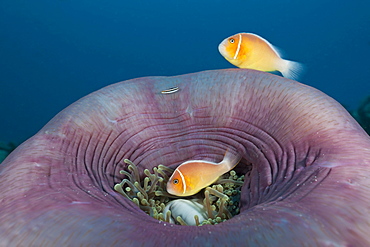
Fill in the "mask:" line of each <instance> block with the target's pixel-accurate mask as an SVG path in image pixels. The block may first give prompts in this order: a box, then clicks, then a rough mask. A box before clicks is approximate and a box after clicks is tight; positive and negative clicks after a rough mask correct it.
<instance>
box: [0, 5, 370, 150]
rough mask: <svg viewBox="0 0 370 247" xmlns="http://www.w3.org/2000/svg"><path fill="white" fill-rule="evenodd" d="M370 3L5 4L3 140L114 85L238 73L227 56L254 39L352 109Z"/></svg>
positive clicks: (367, 65)
mask: <svg viewBox="0 0 370 247" xmlns="http://www.w3.org/2000/svg"><path fill="white" fill-rule="evenodd" d="M369 9H370V1H369V0H352V1H329V0H312V1H299V0H280V1H277V0H264V1H261V0H253V1H252V0H250V1H247V0H235V1H232V0H228V1H226V0H224V1H217V0H212V1H210V0H205V1H200V0H188V1H187V0H183V1H177V0H176V1H164V0H156V1H154V0H147V1H143V0H137V1H126V0H119V1H118V0H110V1H97V0H78V1H74V0H35V1H30V0H1V1H0V80H1V81H0V83H1V89H0V114H1V121H0V128H1V130H0V140H2V141H15V142H18V143H19V142H21V141H24V140H25V139H27V138H29V137H30V136H32V135H33V134H35V133H36V132H37V131H38V130H39V129H40V128H41V127H42V126H43V125H45V124H46V123H47V122H48V121H49V120H50V119H51V118H52V117H53V116H54V115H55V114H57V113H58V112H59V111H61V110H62V109H63V108H65V107H67V106H68V105H69V104H71V103H73V102H74V101H76V100H78V99H79V98H81V97H82V96H84V95H86V94H88V93H91V92H93V91H95V90H98V89H100V88H102V87H104V86H106V85H109V84H112V83H115V82H118V81H122V80H126V79H130V78H135V77H142V76H152V75H168V76H170V75H178V74H184V73H191V72H197V71H202V70H212V69H221V68H233V67H234V66H233V65H231V64H229V63H228V62H227V61H226V60H225V59H224V58H223V57H222V56H221V55H220V54H219V53H218V50H217V46H218V44H219V43H220V42H221V41H222V40H223V39H224V38H226V37H228V36H230V35H232V34H235V33H238V32H253V33H256V34H259V35H261V36H262V37H264V38H266V39H267V40H269V41H270V42H271V43H272V44H274V45H276V46H278V47H280V48H281V49H282V50H283V51H284V52H285V57H286V58H288V59H291V60H296V61H299V62H302V63H304V64H305V65H306V67H307V71H306V73H305V75H304V77H302V79H301V82H303V83H305V84H308V85H311V86H313V87H316V88H318V89H320V90H322V91H324V92H325V93H327V94H328V95H330V96H332V97H333V98H335V99H336V100H338V101H339V102H341V103H342V104H344V105H345V106H347V107H348V108H356V107H357V106H358V105H359V103H360V101H361V99H363V98H364V97H365V96H367V95H369V94H370V84H369V82H370V79H369V78H370V62H369V58H370V14H369V13H370V11H369Z"/></svg>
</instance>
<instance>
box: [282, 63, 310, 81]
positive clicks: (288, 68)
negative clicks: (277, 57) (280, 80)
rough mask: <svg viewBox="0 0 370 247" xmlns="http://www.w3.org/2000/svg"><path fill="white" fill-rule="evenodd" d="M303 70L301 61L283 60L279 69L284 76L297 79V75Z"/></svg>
mask: <svg viewBox="0 0 370 247" xmlns="http://www.w3.org/2000/svg"><path fill="white" fill-rule="evenodd" d="M304 70H305V68H304V66H303V65H302V64H301V63H298V62H294V61H289V60H283V62H282V65H281V68H280V70H279V71H280V72H281V74H283V76H284V77H286V78H289V79H292V80H298V79H299V77H300V76H301V75H302V74H303V72H304Z"/></svg>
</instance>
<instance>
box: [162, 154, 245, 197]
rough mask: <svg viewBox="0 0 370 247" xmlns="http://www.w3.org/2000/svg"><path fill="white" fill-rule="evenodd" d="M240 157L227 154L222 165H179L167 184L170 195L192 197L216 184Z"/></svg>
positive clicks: (189, 162)
mask: <svg viewBox="0 0 370 247" xmlns="http://www.w3.org/2000/svg"><path fill="white" fill-rule="evenodd" d="M240 159H241V156H240V155H234V154H232V153H230V152H228V151H227V152H226V153H225V157H224V159H223V160H222V161H221V162H220V163H214V162H211V161H205V160H189V161H186V162H184V163H182V164H181V165H179V166H178V167H177V168H176V170H175V171H174V172H173V174H172V176H171V177H170V179H169V181H168V182H167V191H168V193H170V194H172V195H176V196H191V195H194V194H196V193H197V192H199V191H200V190H201V189H203V188H205V187H207V186H208V185H211V184H212V183H214V182H216V180H217V179H218V178H219V177H220V176H221V175H222V174H224V173H226V172H228V171H230V170H231V169H233V168H234V167H235V166H236V165H237V164H238V163H239V161H240Z"/></svg>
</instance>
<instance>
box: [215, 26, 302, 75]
mask: <svg viewBox="0 0 370 247" xmlns="http://www.w3.org/2000/svg"><path fill="white" fill-rule="evenodd" d="M218 50H219V51H220V53H221V55H222V56H223V57H224V58H225V59H226V60H227V61H229V62H230V63H231V64H233V65H235V66H237V67H239V68H243V69H254V70H261V71H268V72H272V71H279V72H280V73H281V74H282V75H283V76H284V77H287V78H290V79H298V77H299V74H300V73H301V72H302V71H303V66H302V65H301V64H300V63H297V62H293V61H289V60H285V59H282V58H281V56H280V54H279V52H278V51H277V49H276V48H275V47H274V46H273V45H271V44H270V43H269V42H268V41H267V40H265V39H264V38H262V37H260V36H258V35H256V34H253V33H238V34H235V35H233V36H230V37H228V38H226V39H224V40H223V41H222V42H221V43H220V45H219V46H218Z"/></svg>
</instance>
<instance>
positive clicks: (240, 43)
mask: <svg viewBox="0 0 370 247" xmlns="http://www.w3.org/2000/svg"><path fill="white" fill-rule="evenodd" d="M241 45H242V35H241V34H240V33H239V43H238V48H237V49H236V52H235V55H234V57H233V59H236V58H237V57H238V55H239V51H240V46H241Z"/></svg>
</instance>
